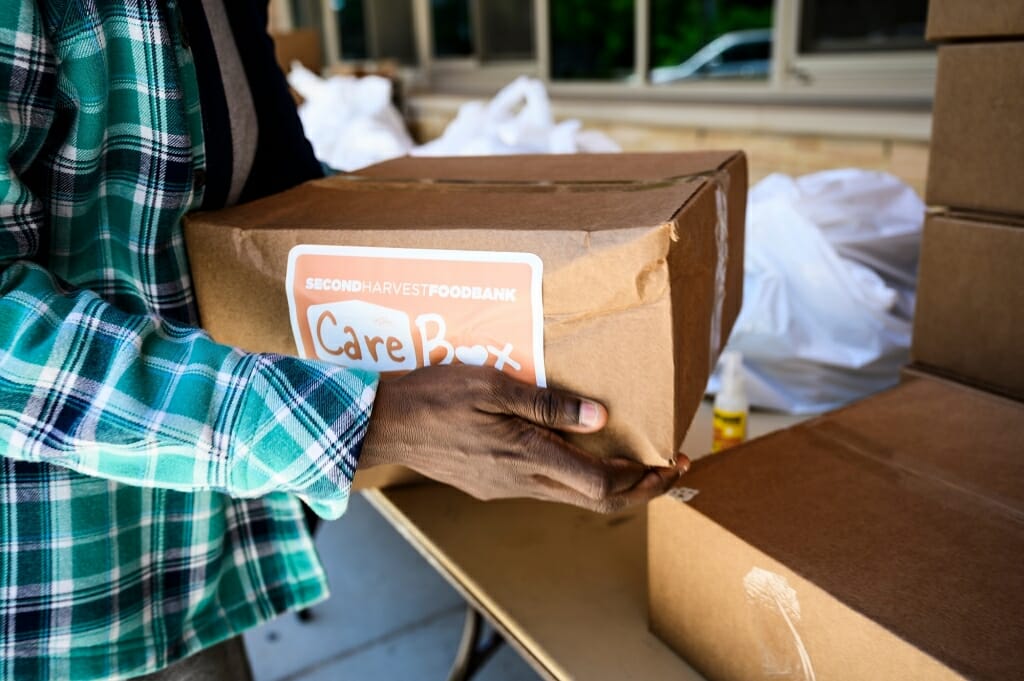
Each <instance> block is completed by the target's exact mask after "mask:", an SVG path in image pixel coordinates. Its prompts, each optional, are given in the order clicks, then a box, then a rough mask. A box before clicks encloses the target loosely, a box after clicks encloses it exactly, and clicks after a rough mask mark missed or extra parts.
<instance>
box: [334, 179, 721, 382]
mask: <svg viewBox="0 0 1024 681" xmlns="http://www.w3.org/2000/svg"><path fill="white" fill-rule="evenodd" d="M335 180H344V181H348V182H352V183H356V184H359V185H362V186H367V185H375V184H378V185H384V186H387V187H402V188H403V189H405V190H409V189H416V188H421V189H424V190H429V189H436V188H437V187H443V188H445V189H454V190H456V191H458V189H460V188H466V189H479V188H480V187H488V188H490V189H493V190H494V191H517V192H521V191H523V190H526V191H534V192H571V193H575V192H599V191H603V190H605V189H608V188H614V189H616V190H619V191H621V190H623V189H625V190H627V191H628V190H633V191H644V190H648V189H658V188H663V187H671V186H672V185H675V184H684V183H687V182H700V181H706V182H710V183H711V184H712V186H713V187H714V192H715V253H716V258H715V297H714V302H713V303H712V308H711V336H710V337H709V338H708V357H709V360H710V364H711V366H710V371H711V372H713V371H714V370H715V365H716V364H717V363H718V355H719V354H720V353H721V351H722V314H723V312H724V308H725V279H726V274H727V272H728V266H729V201H728V194H729V173H728V172H727V171H725V170H713V171H705V172H700V173H693V174H690V175H672V176H669V177H664V178H658V179H651V180H480V179H470V178H467V179H453V178H382V177H373V176H370V175H349V174H339V175H334V176H332V177H330V178H329V181H332V182H333V181H335ZM673 238H674V239H677V238H678V237H675V236H674V237H673Z"/></svg>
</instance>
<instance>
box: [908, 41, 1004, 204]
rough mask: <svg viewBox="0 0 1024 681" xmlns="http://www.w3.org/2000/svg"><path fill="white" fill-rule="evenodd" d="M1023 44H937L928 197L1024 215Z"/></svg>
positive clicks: (935, 200) (941, 201) (939, 200)
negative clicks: (937, 54) (938, 45)
mask: <svg viewBox="0 0 1024 681" xmlns="http://www.w3.org/2000/svg"><path fill="white" fill-rule="evenodd" d="M1022 64H1024V41H1022V42H996V43H981V44H963V45H943V46H941V47H940V48H939V62H938V75H937V83H936V86H935V103H934V106H933V114H932V141H931V152H930V155H929V165H928V182H927V188H926V192H925V194H926V197H925V198H926V201H927V203H929V204H930V205H934V206H946V207H950V208H957V209H963V210H969V211H981V212H987V213H1001V214H1009V215H1024V191H1022V187H1024V184H1022V180H1021V178H1024V68H1022V66H1021V65H1022Z"/></svg>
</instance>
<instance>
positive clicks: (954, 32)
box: [926, 0, 1024, 41]
mask: <svg viewBox="0 0 1024 681" xmlns="http://www.w3.org/2000/svg"><path fill="white" fill-rule="evenodd" d="M926 35H927V37H928V40H935V41H939V40H963V39H970V40H976V39H978V38H1009V37H1021V36H1024V2H1021V1H1020V0H930V1H929V2H928V28H927V30H926Z"/></svg>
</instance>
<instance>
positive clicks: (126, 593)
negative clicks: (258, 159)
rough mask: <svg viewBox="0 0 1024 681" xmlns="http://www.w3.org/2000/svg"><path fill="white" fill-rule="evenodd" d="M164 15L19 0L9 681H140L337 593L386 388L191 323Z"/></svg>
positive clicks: (6, 95)
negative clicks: (375, 406) (362, 470)
mask: <svg viewBox="0 0 1024 681" xmlns="http://www.w3.org/2000/svg"><path fill="white" fill-rule="evenodd" d="M177 16H178V6H177V4H176V3H175V2H161V0H94V1H93V2H88V3H86V2H81V1H80V0H79V1H75V0H70V1H68V0H65V1H60V0H55V1H52V2H46V3H39V4H37V2H34V1H32V0H0V88H2V92H0V202H2V203H0V227H2V230H0V452H2V454H3V457H2V458H0V677H2V678H17V679H85V678H98V677H100V678H125V677H130V676H134V675H138V674H141V673H145V672H148V671H152V670H154V669H158V668H160V667H163V666H166V665H167V664H169V663H171V662H173V661H175V660H177V659H180V658H182V657H184V656H186V655H188V654H189V653H191V652H194V651H196V650H198V649H200V648H203V647H206V646H209V645H212V644H214V643H216V642H218V641H221V640H223V639H225V638H228V637H230V636H233V635H236V634H238V633H239V632H241V631H243V630H244V629H246V628H249V627H252V626H254V625H256V624H258V623H260V622H262V621H264V620H267V619H269V618H271V617H273V616H274V615H275V614H277V613H280V612H282V611H284V610H287V609H293V608H299V607H304V606H307V605H310V604H312V603H314V602H316V601H318V600H320V599H322V598H324V597H325V596H326V593H327V592H326V584H325V580H324V573H323V569H322V567H321V566H320V564H319V561H318V559H317V556H316V553H315V551H314V548H313V545H312V541H311V539H310V537H309V534H308V532H307V531H306V529H305V527H304V525H303V521H302V509H301V506H300V504H299V501H298V500H297V499H302V500H304V501H306V502H307V503H308V504H310V505H311V506H312V507H313V509H314V510H315V511H316V512H317V513H319V514H320V515H322V516H325V517H337V516H339V515H341V513H342V512H343V511H344V509H345V505H346V502H347V498H348V493H349V489H350V482H351V479H352V475H353V473H354V470H355V467H356V462H357V458H358V454H359V447H360V443H361V441H362V437H363V435H364V433H365V429H366V425H367V422H368V418H369V412H370V409H371V407H372V402H373V395H374V390H375V387H376V378H375V376H373V375H370V374H361V373H358V372H352V371H347V370H343V369H341V368H338V367H333V366H330V365H326V364H321V363H318V362H313V361H307V360H299V359H294V358H287V357H280V356H273V355H265V354H247V353H243V352H240V351H238V350H236V349H233V348H230V347H225V346H223V345H219V344H217V343H215V342H213V341H212V340H211V339H210V338H209V336H207V335H206V334H204V333H203V332H202V331H199V330H197V329H196V328H194V326H195V324H196V320H197V317H196V311H195V305H194V300H193V297H192V293H191V287H190V282H189V274H188V264H187V261H186V256H185V249H184V244H183V236H182V229H181V224H180V223H181V218H182V216H183V215H184V213H185V212H186V211H188V210H189V209H190V208H193V207H195V206H198V205H199V203H200V201H201V199H202V196H201V195H202V189H201V185H200V184H199V183H197V181H196V179H197V178H198V177H200V176H201V174H202V173H201V171H202V170H203V163H204V160H203V139H202V120H201V112H200V110H199V100H198V89H197V85H196V78H195V72H194V69H193V64H192V61H191V57H190V55H189V52H188V49H187V48H186V46H185V45H184V44H183V40H182V36H181V35H180V33H179V31H178V29H177V27H178V26H179V22H178V21H177Z"/></svg>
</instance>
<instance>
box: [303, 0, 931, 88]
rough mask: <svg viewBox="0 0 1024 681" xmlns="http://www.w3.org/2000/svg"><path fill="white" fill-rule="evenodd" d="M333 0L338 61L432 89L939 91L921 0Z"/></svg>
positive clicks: (924, 6) (923, 5)
mask: <svg viewBox="0 0 1024 681" xmlns="http://www.w3.org/2000/svg"><path fill="white" fill-rule="evenodd" d="M293 1H294V2H299V1H300V0H293ZM301 1H302V2H308V1H309V0H301ZM332 1H333V2H334V4H335V7H336V11H335V13H336V15H337V20H338V29H339V30H338V34H339V39H340V43H341V46H340V50H339V51H338V52H337V54H338V55H339V57H340V58H343V59H388V58H391V59H397V60H399V61H400V62H401V63H404V64H417V63H418V64H419V67H418V70H417V71H416V72H415V76H416V78H417V82H419V83H420V84H423V85H429V87H431V88H432V89H435V90H438V89H440V90H451V91H461V92H479V93H481V94H483V93H489V92H493V91H494V90H496V89H497V88H498V87H500V86H501V85H504V84H505V83H507V82H509V80H511V78H513V77H514V76H515V75H518V74H526V75H535V76H539V77H541V78H543V79H545V80H547V81H548V82H549V84H550V85H549V86H550V89H551V90H552V92H553V93H554V94H562V93H566V94H576V93H579V94H586V95H587V96H602V95H607V96H621V95H623V94H624V93H625V92H627V91H628V92H629V93H630V94H631V95H633V96H646V97H649V98H651V99H652V100H658V101H664V100H672V99H680V100H687V99H689V100H714V101H742V100H744V99H746V100H750V99H761V100H764V101H767V102H784V101H790V100H794V101H813V100H822V101H830V102H831V101H851V100H852V101H857V102H866V101H872V102H879V103H884V102H903V103H906V104H913V105H914V106H919V107H920V106H923V105H926V104H927V102H928V101H930V98H931V93H932V90H933V88H934V72H935V55H934V49H933V48H931V47H930V46H928V45H927V43H925V41H924V38H923V33H924V23H925V16H926V13H927V0H332ZM622 88H628V90H623V89H622Z"/></svg>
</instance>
